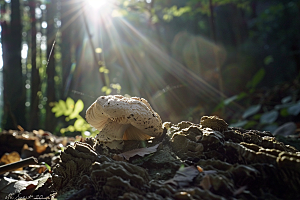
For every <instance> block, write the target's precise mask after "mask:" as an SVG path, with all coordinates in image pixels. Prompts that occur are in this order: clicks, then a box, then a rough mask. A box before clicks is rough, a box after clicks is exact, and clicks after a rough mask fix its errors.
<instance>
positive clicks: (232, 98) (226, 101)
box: [224, 95, 238, 105]
mask: <svg viewBox="0 0 300 200" xmlns="http://www.w3.org/2000/svg"><path fill="white" fill-rule="evenodd" d="M236 99H238V95H234V96H232V97H229V98H227V99H225V100H224V104H225V105H228V104H230V103H231V102H233V101H234V100H236Z"/></svg>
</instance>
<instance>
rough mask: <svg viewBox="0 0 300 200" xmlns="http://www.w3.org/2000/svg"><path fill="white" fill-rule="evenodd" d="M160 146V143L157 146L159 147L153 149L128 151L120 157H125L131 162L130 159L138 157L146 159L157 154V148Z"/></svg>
mask: <svg viewBox="0 0 300 200" xmlns="http://www.w3.org/2000/svg"><path fill="white" fill-rule="evenodd" d="M159 145H160V143H159V144H157V145H154V146H152V147H146V148H140V149H133V150H131V151H126V152H123V153H120V154H118V155H119V156H123V157H124V158H125V159H126V160H129V158H131V157H133V156H136V155H139V156H141V157H144V156H145V155H147V154H150V153H154V152H156V151H157V147H158V146H159Z"/></svg>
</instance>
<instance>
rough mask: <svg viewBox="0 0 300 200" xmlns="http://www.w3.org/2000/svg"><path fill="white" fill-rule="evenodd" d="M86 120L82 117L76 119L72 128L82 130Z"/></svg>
mask: <svg viewBox="0 0 300 200" xmlns="http://www.w3.org/2000/svg"><path fill="white" fill-rule="evenodd" d="M85 123H86V121H85V120H84V119H82V118H80V119H77V120H76V121H75V123H74V128H75V130H76V131H82V129H83V126H84V125H85Z"/></svg>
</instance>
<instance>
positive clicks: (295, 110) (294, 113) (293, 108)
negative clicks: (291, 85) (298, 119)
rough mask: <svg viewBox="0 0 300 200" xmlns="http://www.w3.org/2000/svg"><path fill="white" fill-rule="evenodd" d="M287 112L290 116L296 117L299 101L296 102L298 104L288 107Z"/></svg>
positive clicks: (299, 111) (299, 106)
mask: <svg viewBox="0 0 300 200" xmlns="http://www.w3.org/2000/svg"><path fill="white" fill-rule="evenodd" d="M288 112H289V113H290V114H291V115H295V116H296V115H298V114H299V113H300V101H298V103H296V104H295V105H293V106H291V107H289V108H288Z"/></svg>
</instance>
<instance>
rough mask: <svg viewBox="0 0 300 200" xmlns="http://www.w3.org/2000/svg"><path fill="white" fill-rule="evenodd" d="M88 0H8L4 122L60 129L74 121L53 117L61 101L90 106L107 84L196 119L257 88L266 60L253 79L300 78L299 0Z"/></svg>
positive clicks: (168, 117)
mask: <svg viewBox="0 0 300 200" xmlns="http://www.w3.org/2000/svg"><path fill="white" fill-rule="evenodd" d="M88 2H89V1H81V0H63V1H62V0H51V1H37V0H27V1H2V2H1V30H2V31H1V44H2V51H3V68H2V73H3V95H2V97H3V103H4V104H3V108H2V109H3V117H2V123H1V124H2V129H17V128H19V129H25V130H32V129H39V128H42V129H45V130H48V131H51V132H59V130H60V128H62V127H65V126H67V125H68V124H70V123H71V124H72V123H73V121H72V119H71V120H70V121H69V122H66V121H65V119H64V118H63V117H59V118H57V117H55V116H54V113H53V112H52V111H51V110H52V108H53V106H54V105H55V104H54V102H57V101H58V100H64V101H65V100H66V99H67V98H68V97H71V98H72V99H74V100H75V101H76V100H77V99H82V100H83V102H84V103H85V109H86V108H87V107H88V105H90V104H91V103H92V102H93V101H94V100H95V99H96V98H97V97H98V96H100V95H105V94H109V93H110V94H118V93H120V94H129V95H131V96H141V97H144V98H146V99H148V100H149V102H150V103H151V104H152V105H153V107H154V109H155V110H156V111H157V112H158V113H159V114H160V115H161V116H162V118H163V120H164V121H172V122H177V121H179V120H191V121H194V122H198V121H199V118H200V117H201V116H202V115H204V114H218V115H225V114H224V110H222V109H217V106H218V105H219V104H220V102H221V101H222V100H224V99H226V98H227V97H230V96H233V95H236V94H239V93H242V92H246V93H249V94H252V93H251V92H253V91H250V89H251V87H249V82H251V80H253V77H254V76H255V74H256V73H257V72H258V71H260V70H263V74H264V77H263V80H262V81H259V83H257V84H256V85H255V87H256V89H257V88H262V87H266V88H271V87H273V86H274V85H278V84H280V83H283V82H289V81H292V80H297V79H298V78H299V71H300V60H299V47H300V38H299V37H300V34H299V27H300V20H299V17H300V15H299V7H300V3H299V1H298V0H290V1H269V0H263V1H256V0H250V1H245V0H240V1H236V0H231V1H224V0H189V1H180V0H171V1H158V0H147V1H146V0H145V1H126V0H116V1H106V3H107V2H110V3H108V4H105V6H104V7H99V8H98V9H96V7H97V6H96V4H95V3H94V4H93V5H92V6H91V5H89V3H88ZM98 2H100V0H99V1H98ZM102 2H105V1H102ZM112 4H113V5H112ZM116 16H118V17H116ZM26 47H27V49H28V50H26ZM21 50H22V51H21ZM21 52H23V54H25V55H21ZM247 85H248V87H247ZM120 87H121V90H120ZM249 88H250V89H249ZM252 89H254V88H252ZM245 106H247V105H242V106H238V108H239V109H240V108H241V107H245ZM195 113H196V114H195ZM227 113H229V112H227ZM83 115H84V113H82V116H83ZM227 117H229V116H227Z"/></svg>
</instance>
